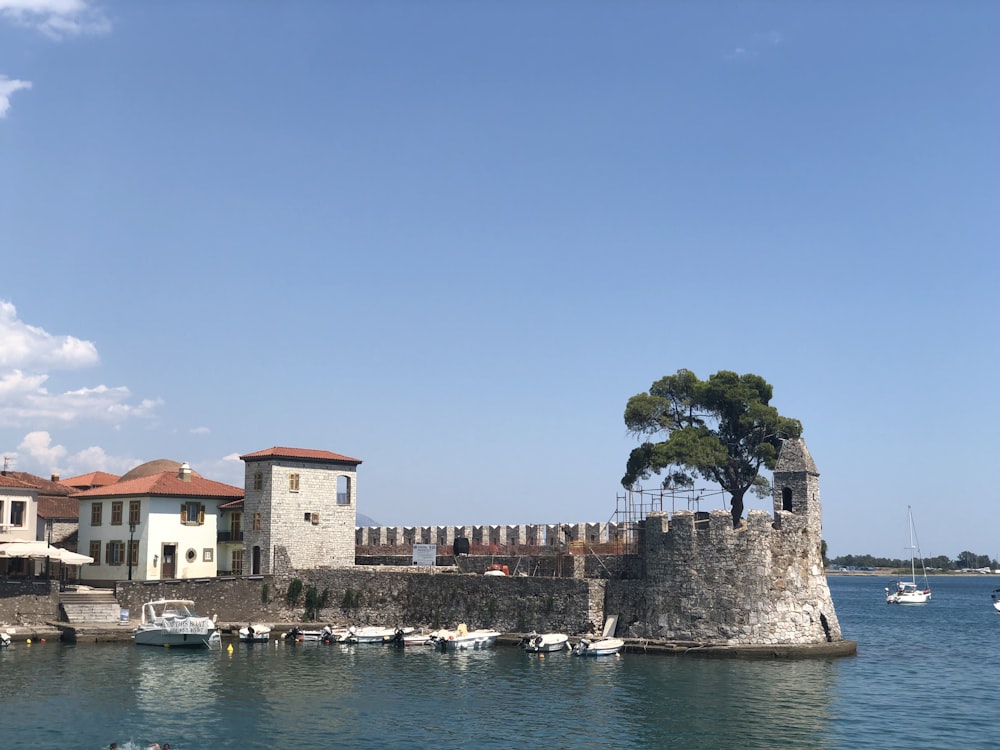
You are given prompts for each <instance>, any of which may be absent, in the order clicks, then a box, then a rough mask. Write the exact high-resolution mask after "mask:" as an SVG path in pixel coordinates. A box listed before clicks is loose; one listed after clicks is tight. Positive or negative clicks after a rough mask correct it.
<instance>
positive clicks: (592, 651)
mask: <svg viewBox="0 0 1000 750" xmlns="http://www.w3.org/2000/svg"><path fill="white" fill-rule="evenodd" d="M624 646H625V641H623V640H622V639H621V638H599V639H597V640H596V641H591V640H588V639H587V638H581V639H580V642H579V643H577V644H576V646H575V647H574V648H573V653H574V654H575V655H576V656H611V655H612V654H617V653H618V652H619V651H621V650H622V648H624Z"/></svg>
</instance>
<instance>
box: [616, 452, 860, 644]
mask: <svg viewBox="0 0 1000 750" xmlns="http://www.w3.org/2000/svg"><path fill="white" fill-rule="evenodd" d="M774 508H775V510H774V516H773V517H772V516H771V515H770V514H769V513H767V511H763V510H751V511H749V512H748V513H747V518H746V523H745V524H742V525H741V526H740V527H739V528H735V529H734V528H733V524H732V517H731V516H730V514H729V511H727V510H714V511H711V512H709V513H706V514H697V513H693V512H691V511H675V512H673V513H672V514H670V515H669V516H668V515H667V514H666V513H663V512H656V513H650V514H649V516H647V518H646V520H645V524H644V533H643V544H642V547H641V555H642V563H643V568H644V574H643V577H642V579H641V580H634V581H622V582H620V583H619V582H609V584H608V588H607V594H608V596H607V611H608V612H609V613H612V614H618V615H619V616H620V617H619V625H624V626H625V630H624V631H623V632H624V634H625V635H628V636H631V637H636V638H656V639H663V640H672V641H694V642H697V643H704V644H719V645H727V646H774V645H800V646H809V645H815V644H820V643H824V642H835V641H842V640H843V636H842V634H841V631H840V624H839V623H838V621H837V614H836V612H835V610H834V608H833V601H832V599H831V597H830V589H829V587H828V586H827V582H826V574H825V571H824V569H823V560H822V555H821V552H820V544H821V543H822V518H821V509H820V504H819V472H818V471H816V465H815V464H814V463H813V460H812V457H811V456H810V455H809V450H808V449H807V448H806V444H805V442H804V441H803V440H800V439H799V440H786V441H785V443H784V445H783V446H782V450H781V453H780V454H779V457H778V463H777V466H776V467H775V471H774ZM705 516H707V517H705ZM620 634H621V633H620Z"/></svg>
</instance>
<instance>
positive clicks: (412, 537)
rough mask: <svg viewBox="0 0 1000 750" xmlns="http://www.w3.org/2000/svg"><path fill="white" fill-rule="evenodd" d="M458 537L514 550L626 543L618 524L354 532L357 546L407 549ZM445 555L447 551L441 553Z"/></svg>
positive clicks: (360, 529)
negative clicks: (411, 546)
mask: <svg viewBox="0 0 1000 750" xmlns="http://www.w3.org/2000/svg"><path fill="white" fill-rule="evenodd" d="M458 538H465V539H468V540H469V542H470V543H472V544H474V545H480V546H483V547H496V548H497V549H515V548H518V547H531V548H540V547H560V546H565V545H567V544H571V543H578V544H584V545H600V544H616V543H622V542H624V541H625V540H626V525H625V524H618V523H557V524H515V525H496V526H359V527H358V528H356V529H355V532H354V541H355V544H356V545H357V546H358V547H406V546H410V545H413V544H436V545H438V547H444V548H448V550H447V551H448V552H450V551H451V550H450V548H451V547H452V545H454V543H455V540H456V539H458ZM439 552H444V550H439Z"/></svg>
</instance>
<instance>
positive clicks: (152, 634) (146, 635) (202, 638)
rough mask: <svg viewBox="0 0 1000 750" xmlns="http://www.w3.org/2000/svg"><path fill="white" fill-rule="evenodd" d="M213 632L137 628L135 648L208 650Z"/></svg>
mask: <svg viewBox="0 0 1000 750" xmlns="http://www.w3.org/2000/svg"><path fill="white" fill-rule="evenodd" d="M214 632H215V631H214V630H210V631H207V632H198V633H175V632H170V631H166V630H163V629H161V628H147V629H144V628H139V629H138V630H137V631H136V632H135V643H136V645H137V646H161V647H163V646H167V647H169V648H208V647H209V642H210V641H211V639H212V634H213V633H214Z"/></svg>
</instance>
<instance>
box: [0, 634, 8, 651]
mask: <svg viewBox="0 0 1000 750" xmlns="http://www.w3.org/2000/svg"><path fill="white" fill-rule="evenodd" d="M9 645H10V636H9V635H7V634H6V633H0V648H7V647H8V646H9Z"/></svg>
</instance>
